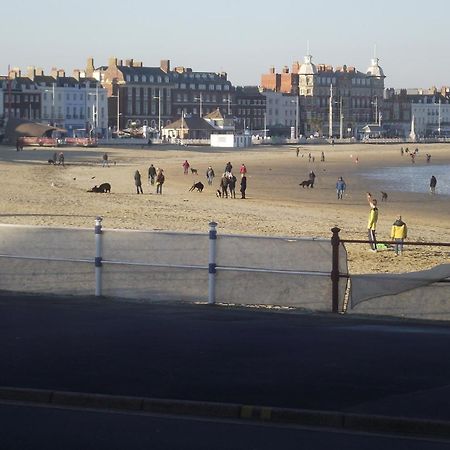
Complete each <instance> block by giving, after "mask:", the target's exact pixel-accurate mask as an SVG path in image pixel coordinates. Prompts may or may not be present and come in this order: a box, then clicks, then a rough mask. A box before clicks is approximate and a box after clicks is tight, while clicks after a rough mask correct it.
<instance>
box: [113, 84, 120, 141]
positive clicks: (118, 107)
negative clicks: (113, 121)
mask: <svg viewBox="0 0 450 450" xmlns="http://www.w3.org/2000/svg"><path fill="white" fill-rule="evenodd" d="M111 97H113V98H117V125H116V128H117V129H116V133H117V135H118V133H119V130H120V88H119V87H117V95H111Z"/></svg>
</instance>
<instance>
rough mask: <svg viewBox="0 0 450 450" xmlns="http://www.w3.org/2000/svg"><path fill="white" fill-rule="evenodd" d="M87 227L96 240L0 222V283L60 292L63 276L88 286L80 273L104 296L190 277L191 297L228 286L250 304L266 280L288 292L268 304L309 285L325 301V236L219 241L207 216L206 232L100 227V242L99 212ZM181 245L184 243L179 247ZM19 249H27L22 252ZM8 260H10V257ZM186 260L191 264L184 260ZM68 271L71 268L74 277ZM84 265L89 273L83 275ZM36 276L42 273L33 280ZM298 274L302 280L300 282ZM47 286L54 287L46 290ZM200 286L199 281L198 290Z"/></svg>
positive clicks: (213, 296)
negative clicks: (29, 264) (315, 255)
mask: <svg viewBox="0 0 450 450" xmlns="http://www.w3.org/2000/svg"><path fill="white" fill-rule="evenodd" d="M79 231H80V232H82V231H83V230H79ZM94 231H95V232H94V236H95V241H94V242H93V241H92V240H91V238H90V237H89V236H92V234H90V233H89V230H84V231H83V233H82V234H81V235H80V234H78V235H76V234H75V235H73V236H74V237H73V238H72V237H71V236H72V234H70V233H73V232H74V230H70V229H46V228H43V227H24V226H17V227H16V226H8V225H1V226H0V264H1V265H0V270H2V277H1V279H0V289H5V286H7V287H6V290H21V287H26V283H29V285H30V287H29V288H28V289H26V291H27V292H40V293H60V292H61V291H58V290H57V289H58V285H57V284H58V283H59V287H60V289H63V291H64V289H65V288H64V286H65V285H64V283H66V286H69V288H68V289H69V290H70V289H73V290H74V291H75V292H78V291H79V290H83V292H88V290H89V285H91V284H90V283H91V281H89V282H86V280H89V279H91V280H92V281H94V284H95V295H96V296H103V295H111V292H116V291H115V289H117V286H120V289H119V291H120V290H121V291H120V292H122V293H123V292H124V290H125V289H130V295H129V296H131V298H142V293H143V292H144V291H145V290H146V289H147V290H150V291H152V289H153V288H154V289H155V290H156V291H158V289H159V291H158V292H161V291H164V290H165V289H167V290H168V291H170V292H172V293H174V294H175V295H178V294H177V293H178V292H179V293H180V296H182V295H184V292H183V289H184V288H185V287H186V286H185V285H183V283H188V284H189V283H190V284H189V286H195V284H196V283H197V284H200V285H201V286H200V287H198V286H196V287H194V289H193V291H195V292H194V294H192V295H191V297H193V296H194V295H195V296H201V298H206V297H207V300H208V303H209V304H214V303H216V302H217V301H221V300H223V299H227V298H229V297H228V291H229V288H230V289H231V290H234V292H235V296H234V298H233V301H231V300H230V301H229V302H231V303H236V298H238V299H239V298H240V296H241V297H242V299H241V300H242V303H253V304H256V303H257V300H258V298H261V297H262V296H265V297H267V299H266V300H267V301H266V302H265V303H267V302H268V301H269V300H271V298H270V296H271V294H270V293H269V290H270V289H272V286H273V287H274V289H279V290H281V291H283V290H284V291H286V290H287V291H289V292H288V294H287V295H286V294H285V293H282V294H280V293H279V292H278V291H276V296H278V298H280V300H279V301H277V302H275V303H274V304H280V302H281V304H283V301H286V302H288V303H289V302H290V305H291V304H292V303H295V302H296V301H297V302H299V301H300V300H299V299H300V297H301V296H300V295H299V289H305V290H306V291H308V295H309V299H310V304H311V305H313V304H314V302H315V301H316V299H317V298H318V296H317V290H321V291H322V292H323V294H324V295H321V297H322V298H324V300H322V303H321V305H322V306H321V309H320V310H324V309H325V308H327V306H326V305H327V304H328V303H330V302H329V301H327V300H326V297H327V296H326V294H325V291H326V290H327V289H328V285H329V284H330V285H331V281H330V272H331V245H330V240H329V239H318V238H292V237H258V236H247V235H221V236H220V245H219V246H218V236H217V223H215V222H211V223H210V224H209V235H208V236H206V235H205V234H204V233H176V232H162V233H161V232H139V231H135V230H111V231H109V230H108V231H107V232H106V233H107V236H108V238H107V240H106V241H105V240H104V239H105V237H104V233H105V232H104V230H103V227H102V218H101V217H97V218H96V221H95V230H94ZM58 233H59V235H58ZM68 233H69V234H68ZM55 236H56V238H55ZM80 236H81V238H80ZM83 236H84V237H83ZM208 237H209V239H208V241H206V239H207V238H208ZM55 239H56V240H55ZM15 243H17V244H18V247H22V248H23V250H22V252H21V251H20V250H19V251H17V247H16V246H15ZM65 244H67V246H66V245H65ZM105 244H106V245H105ZM93 245H94V246H95V256H94V257H93V258H89V253H91V251H90V249H92V254H93V253H94V251H93V250H94V248H93V247H92V246H93ZM186 245H187V246H188V247H189V248H186ZM312 248H313V249H316V254H317V255H318V258H319V259H320V260H321V262H320V263H317V262H316V261H313V259H314V258H311V255H310V251H311V249H312ZM25 249H26V250H25ZM164 251H165V253H164ZM25 252H26V253H27V254H24V253H25ZM67 252H72V257H65V254H66V253H67ZM152 252H154V254H155V255H157V256H158V257H156V258H154V259H153V260H152V258H149V256H148V254H149V253H150V254H151V253H152ZM158 252H162V256H159V254H158ZM299 252H300V253H299ZM20 253H22V254H20ZM302 254H303V256H302ZM305 254H308V257H309V259H306V260H305V258H304V255H305ZM53 255H55V256H53ZM74 255H75V257H73V256H74ZM235 255H237V257H235ZM261 255H262V256H261ZM274 255H275V256H274ZM76 256H79V257H78V258H77V257H76ZM129 256H132V257H129ZM218 256H219V259H218ZM14 260H17V263H16V264H14ZM191 260H194V261H195V263H194V264H191ZM1 261H11V263H8V264H6V263H5V264H6V265H5V264H4V263H2V262H1ZM20 261H24V263H21V262H20ZM26 261H28V262H30V263H31V264H32V262H33V261H35V262H36V263H38V264H37V265H31V266H29V267H24V265H26V263H25V262H26ZM235 261H236V262H235ZM40 262H48V263H49V265H40V264H39V263H40ZM327 262H330V264H327ZM61 263H68V264H69V263H77V264H83V265H84V266H83V269H80V270H77V269H76V267H77V266H70V264H69V265H66V266H64V264H61ZM239 263H240V264H239ZM55 264H56V265H55ZM345 264H346V259H345ZM92 266H94V271H93V272H90V271H91V270H92V269H89V267H92ZM328 266H329V267H330V269H328ZM55 267H56V271H58V277H57V278H58V283H57V284H56V285H55V283H54V279H52V281H50V278H49V277H48V276H47V273H46V272H47V271H48V272H52V271H54V270H55V269H54V268H55ZM146 269H149V270H150V271H146ZM19 270H22V273H21V274H20V273H18V271H19ZM180 271H181V273H182V274H181V276H180V275H179V278H180V279H181V281H180V280H176V277H177V273H178V274H179V273H180ZM37 272H38V273H37ZM74 272H75V273H76V275H74V276H73V273H74ZM89 272H90V273H92V276H89ZM197 272H200V276H197V275H195V273H197ZM202 272H203V273H204V274H205V275H206V273H207V274H208V276H207V280H206V279H205V284H203V281H201V280H203V279H204V278H203V275H201V273H202ZM343 272H344V273H347V272H346V266H345V267H344V266H343ZM172 273H173V274H175V275H174V278H173V279H171V275H170V274H172ZM190 274H192V275H190ZM54 275H55V274H54V273H50V274H49V276H54ZM37 276H41V277H42V278H40V279H39V280H38V281H36V277H37ZM86 276H87V277H88V278H87V279H86ZM105 276H106V278H105ZM8 277H10V278H13V281H12V282H10V283H9V282H8ZM139 277H140V278H139ZM155 277H156V280H155ZM158 277H159V278H158ZM161 277H163V278H164V277H167V279H164V280H163V282H162V283H161V279H160V278H161ZM255 277H256V278H255ZM261 277H262V278H261ZM286 277H288V278H286ZM300 279H301V281H300ZM305 279H307V280H309V281H307V282H306V281H305ZM314 279H315V280H317V279H323V281H321V282H319V284H317V283H316V282H315V281H314ZM174 280H175V281H174ZM199 280H200V283H199ZM177 281H178V283H179V284H177ZM8 283H9V284H8ZM33 283H36V286H38V287H39V289H37V290H34V286H35V284H33ZM71 283H72V284H71ZM76 283H78V284H79V283H81V284H83V286H82V288H80V289H76V288H74V287H73V286H74V285H75V284H76ZM122 283H124V285H122ZM158 283H159V284H158ZM164 283H165V284H164ZM180 283H181V284H180ZM252 283H253V284H252ZM306 284H307V285H308V286H306ZM112 285H113V287H112ZM11 286H12V287H11ZM91 286H92V285H91ZM218 286H219V288H218ZM305 286H306V287H305ZM46 287H47V288H49V289H50V288H52V289H53V290H51V292H49V291H48V290H46ZM92 288H94V286H92ZM133 288H136V289H135V292H138V293H140V294H141V296H138V297H133V292H131V291H132V290H133ZM204 288H206V290H205V291H204V290H203V289H204ZM233 288H234V289H233ZM187 289H189V288H187ZM255 290H256V291H257V292H255ZM66 291H67V289H66ZM217 291H218V292H217ZM105 292H106V294H105ZM147 292H148V291H147ZM199 292H200V293H199ZM271 292H272V291H271ZM302 294H305V292H302ZM113 295H116V294H113ZM119 296H121V295H119ZM218 297H219V300H218ZM250 297H255V298H250ZM262 303H264V302H262ZM268 304H270V303H268ZM324 305H325V306H324ZM293 306H296V305H295V304H294V305H293ZM297 306H298V305H297Z"/></svg>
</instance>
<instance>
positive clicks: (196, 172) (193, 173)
mask: <svg viewBox="0 0 450 450" xmlns="http://www.w3.org/2000/svg"><path fill="white" fill-rule="evenodd" d="M191 173H192V175H198V170H197V169H193V168H192V167H191Z"/></svg>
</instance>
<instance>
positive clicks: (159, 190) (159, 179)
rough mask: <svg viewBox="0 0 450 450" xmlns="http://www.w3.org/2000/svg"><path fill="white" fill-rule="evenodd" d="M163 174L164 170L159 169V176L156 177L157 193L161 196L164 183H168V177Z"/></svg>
mask: <svg viewBox="0 0 450 450" xmlns="http://www.w3.org/2000/svg"><path fill="white" fill-rule="evenodd" d="M163 172H164V171H163V170H162V169H158V174H157V175H156V193H157V194H161V195H162V187H163V184H164V181H166V177H165V176H164V173H163Z"/></svg>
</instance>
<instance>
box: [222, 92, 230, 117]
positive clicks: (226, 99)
mask: <svg viewBox="0 0 450 450" xmlns="http://www.w3.org/2000/svg"><path fill="white" fill-rule="evenodd" d="M223 101H224V102H227V103H228V115H229V116H231V96H230V94H228V98H224V99H223Z"/></svg>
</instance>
